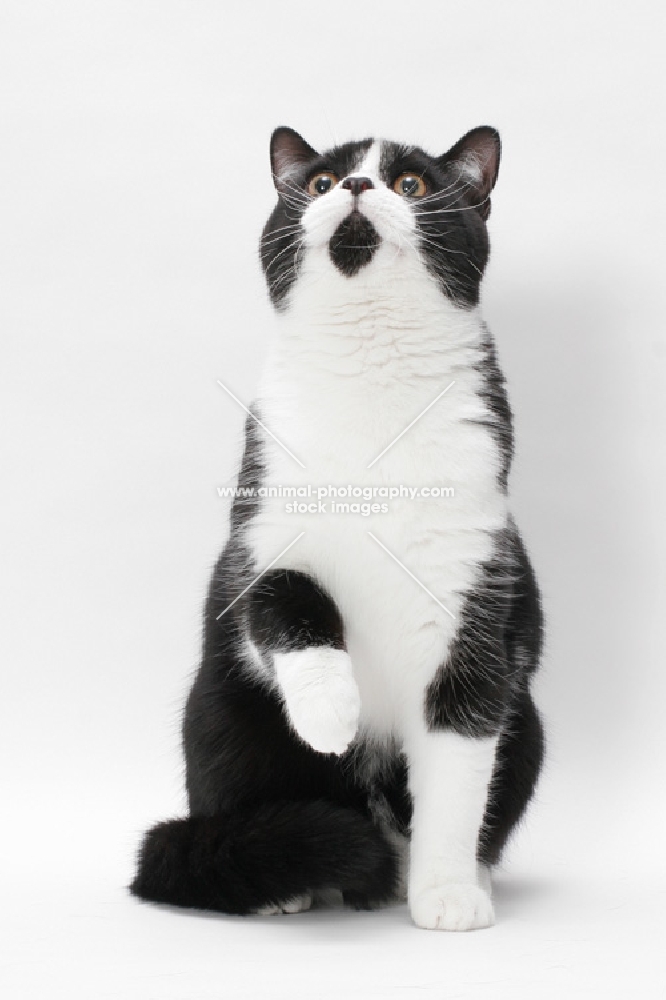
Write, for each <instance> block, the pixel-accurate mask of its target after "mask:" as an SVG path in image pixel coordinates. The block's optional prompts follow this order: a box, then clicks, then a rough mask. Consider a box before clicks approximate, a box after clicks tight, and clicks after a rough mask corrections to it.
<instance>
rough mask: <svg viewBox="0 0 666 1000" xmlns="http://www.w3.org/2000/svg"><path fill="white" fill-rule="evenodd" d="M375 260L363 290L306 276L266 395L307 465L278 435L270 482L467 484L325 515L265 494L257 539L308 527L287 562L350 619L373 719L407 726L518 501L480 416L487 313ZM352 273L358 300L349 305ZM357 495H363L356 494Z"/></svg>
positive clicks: (266, 453)
mask: <svg viewBox="0 0 666 1000" xmlns="http://www.w3.org/2000/svg"><path fill="white" fill-rule="evenodd" d="M379 252H380V253H381V250H380V251H379ZM386 252H387V253H390V252H395V251H391V250H390V249H389V248H386ZM314 265H315V266H316V260H315V261H314ZM381 265H382V262H381V260H380V261H379V262H378V266H379V267H381ZM368 271H369V272H370V273H369V275H368V277H367V278H366V279H365V280H359V279H357V280H356V281H355V282H353V289H354V291H353V295H351V296H350V294H349V287H350V283H349V281H348V279H345V278H344V277H343V276H339V277H338V276H336V275H332V276H331V277H330V278H328V279H327V281H326V282H325V283H324V284H325V287H321V286H319V287H317V285H316V283H312V284H311V285H310V286H309V285H308V283H307V282H306V283H305V289H306V291H305V292H302V293H301V294H300V295H299V298H298V300H296V301H294V302H293V303H292V305H291V308H290V309H289V310H288V312H287V313H286V314H285V316H284V317H283V318H282V319H281V322H280V327H281V328H280V329H279V330H278V338H277V340H276V344H275V347H274V350H273V351H272V354H271V357H270V359H269V363H268V365H267V367H266V370H265V374H264V377H263V380H262V382H261V386H260V390H259V393H258V398H257V406H258V409H259V411H260V414H261V418H262V420H263V421H264V422H265V424H266V426H267V427H268V428H270V430H271V431H272V433H273V434H275V435H276V437H277V438H278V439H279V440H280V441H281V442H283V443H284V444H285V445H286V446H287V448H288V449H289V450H290V451H291V452H293V454H294V455H296V456H297V457H298V458H299V459H300V461H301V462H302V463H303V465H304V466H305V468H301V467H300V466H299V465H298V464H297V463H296V462H295V461H294V460H293V459H292V458H291V457H290V456H289V455H288V454H287V453H286V452H285V451H284V450H283V449H282V448H280V447H279V445H278V444H277V443H276V442H275V441H273V440H272V439H271V438H270V437H268V436H265V439H264V449H263V459H264V463H265V476H264V477H263V484H264V485H265V486H266V487H277V486H283V487H284V486H291V487H299V486H300V487H305V486H308V485H310V486H311V487H312V488H313V489H316V488H317V487H320V486H322V487H329V486H333V487H342V486H351V487H352V488H356V489H359V488H361V489H363V488H367V487H378V488H379V487H391V486H393V487H395V486H406V487H412V488H416V489H422V488H423V487H427V488H432V487H445V488H447V489H448V490H449V491H451V490H452V491H453V496H451V495H448V496H446V497H439V498H424V497H420V498H414V499H407V498H403V499H393V500H391V499H386V498H384V497H382V496H380V495H377V496H376V497H375V498H373V500H372V501H365V502H375V503H380V504H381V503H385V504H387V505H388V508H389V509H388V511H387V512H384V513H382V512H378V513H374V514H370V515H369V516H364V515H363V514H361V513H358V514H351V513H339V512H338V513H334V512H333V511H332V509H331V502H332V500H333V501H335V498H325V499H324V500H323V503H324V507H325V512H319V513H314V512H304V513H298V512H294V510H293V509H292V510H287V506H288V505H289V504H292V507H293V501H292V500H290V499H288V498H285V497H271V498H264V499H263V500H262V503H261V507H260V510H259V513H258V515H257V517H256V519H254V520H253V522H252V523H251V525H250V527H249V529H248V535H247V540H248V543H249V545H250V548H251V551H252V553H253V556H254V558H255V559H256V565H257V568H258V569H261V568H263V567H264V566H266V565H267V564H268V563H269V562H271V560H273V559H274V558H275V556H276V555H277V554H278V553H279V552H281V551H282V549H284V548H285V546H287V545H288V544H289V543H290V542H291V541H292V540H293V539H294V538H296V536H297V535H299V533H301V532H303V534H302V537H301V538H300V539H299V541H298V542H297V543H296V544H295V545H294V546H293V547H292V548H290V549H289V551H288V552H287V553H286V554H285V555H284V556H283V558H282V559H280V560H279V561H278V563H277V564H276V565H278V566H284V567H288V568H292V569H297V570H301V571H303V572H306V573H309V574H311V575H312V576H313V577H315V578H316V579H317V580H318V581H319V582H320V584H322V585H323V587H324V588H325V589H326V590H327V591H328V593H329V594H330V596H331V597H332V598H333V600H334V601H335V602H336V604H337V606H338V607H339V609H340V611H341V614H342V617H343V621H344V623H345V634H346V641H347V647H348V650H349V653H350V656H351V659H352V663H353V665H354V673H355V677H356V681H357V684H358V687H359V690H360V694H361V706H362V710H361V711H362V714H361V726H362V727H363V728H364V729H365V730H366V731H368V732H372V733H375V734H377V735H384V734H387V733H389V732H394V733H396V734H397V735H400V734H401V732H402V731H403V730H404V727H405V725H407V724H408V722H407V720H409V719H410V718H413V717H414V713H415V710H416V708H417V702H418V703H420V701H421V699H422V697H423V690H424V687H425V686H426V685H427V683H428V681H429V680H430V679H431V677H432V676H433V674H434V672H435V671H436V669H437V667H438V666H439V665H440V664H441V663H442V662H443V660H444V659H445V658H446V652H447V648H448V645H449V643H450V642H451V640H452V638H453V636H454V635H455V632H456V624H457V622H456V619H457V617H458V615H459V613H460V609H461V605H462V602H463V600H464V596H465V593H466V591H468V590H469V589H470V588H471V587H473V586H474V583H475V580H476V578H477V576H478V567H479V563H480V562H482V561H483V560H484V559H486V558H488V556H489V555H490V553H491V548H492V532H493V531H495V530H496V529H498V528H500V527H502V526H503V525H504V524H505V522H506V500H505V496H504V494H503V493H502V491H501V490H500V489H499V488H498V486H497V474H498V455H497V448H496V444H495V441H494V439H493V436H492V434H491V432H490V430H489V429H488V427H487V426H485V425H484V424H482V423H480V422H479V421H480V420H483V419H484V418H486V419H487V416H488V414H487V411H486V409H485V404H484V403H483V401H482V398H481V396H480V394H479V390H480V389H481V387H482V374H481V373H480V371H479V369H478V367H477V365H478V362H479V361H480V360H481V353H480V348H479V345H480V341H481V337H482V327H481V321H480V317H479V315H478V313H477V312H476V311H470V310H461V309H458V308H456V307H454V306H453V305H451V304H450V303H449V302H447V300H446V299H445V298H444V297H443V296H442V295H441V293H440V292H439V290H438V289H436V288H435V286H434V283H433V282H430V281H429V280H428V279H427V277H424V276H423V272H422V271H421V272H420V273H416V274H415V273H410V269H409V267H408V266H405V264H404V262H403V264H402V267H401V269H400V271H399V272H398V273H399V277H398V278H397V279H396V282H395V283H394V284H393V285H392V286H391V290H390V292H387V291H386V290H383V291H381V290H380V289H378V288H376V287H373V271H374V267H371V268H368ZM338 282H345V292H346V297H347V301H346V302H345V305H344V307H337V306H336V305H335V302H336V301H339V293H340V289H339V288H337V287H336V285H337V283H338ZM383 287H384V289H385V283H384V284H383ZM310 289H311V290H310ZM415 289H416V291H417V293H418V294H415ZM327 298H328V299H329V301H327ZM452 382H453V385H452V386H451V388H450V389H449V390H448V391H447V392H446V394H445V395H444V396H442V398H441V399H439V400H438V401H437V402H436V403H435V404H434V405H433V406H432V407H430V409H428V410H427V412H425V413H423V411H424V410H425V409H426V407H428V405H429V404H430V403H432V401H433V400H434V399H436V397H437V396H438V395H439V394H440V393H441V392H442V390H443V389H445V388H446V387H447V386H448V385H450V383H452ZM421 414H422V415H421ZM415 418H418V419H416V422H415V423H414V424H413V426H411V427H410V428H409V430H408V431H407V432H406V433H405V434H404V435H403V436H402V437H400V439H399V440H397V441H396V443H395V444H393V445H392V447H390V448H389V449H388V451H386V453H385V454H384V455H383V456H382V457H381V458H379V460H378V461H377V462H376V463H374V464H373V465H372V467H371V468H368V465H369V464H370V463H371V462H372V461H373V459H375V458H376V456H377V455H379V453H380V452H382V450H383V449H385V448H386V446H387V445H389V444H390V443H391V442H392V441H393V440H394V439H395V438H396V436H397V435H399V434H400V433H401V432H402V431H403V430H404V429H405V428H406V427H407V426H408V425H409V424H410V423H411V422H412V421H414V420H415ZM366 495H367V494H366ZM338 499H339V498H338ZM354 501H355V502H356V503H359V502H363V500H362V499H359V498H358V497H356V498H353V499H352V500H350V499H349V498H346V502H354ZM300 502H301V503H306V502H309V503H312V502H316V497H312V498H310V499H308V500H305V499H302V498H301V500H300ZM343 502H345V501H343ZM370 533H372V536H374V538H373V537H371V534H370ZM379 542H381V543H382V544H383V546H385V548H386V549H387V550H388V552H390V553H391V554H392V555H393V556H394V557H395V558H396V559H398V560H399V561H400V563H402V564H403V565H402V566H401V565H398V563H397V562H396V561H394V559H393V558H391V555H389V554H388V552H387V551H385V549H383V548H382V547H381V546H380V545H379ZM406 570H409V572H410V573H412V574H413V576H414V577H416V578H417V580H418V581H420V584H422V586H423V587H425V588H427V590H429V591H430V592H431V594H432V595H434V597H435V598H436V599H437V600H435V599H434V598H433V596H430V595H429V594H428V593H426V592H425V590H424V589H422V587H421V586H419V583H417V582H415V580H414V579H413V578H411V577H410V576H409V574H408V573H407V571H406ZM438 602H439V603H438Z"/></svg>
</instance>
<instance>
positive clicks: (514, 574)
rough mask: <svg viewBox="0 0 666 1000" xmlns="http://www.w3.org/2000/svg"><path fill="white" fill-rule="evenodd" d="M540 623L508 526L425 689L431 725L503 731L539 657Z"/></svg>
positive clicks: (521, 552) (469, 732)
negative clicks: (519, 692) (515, 699)
mask: <svg viewBox="0 0 666 1000" xmlns="http://www.w3.org/2000/svg"><path fill="white" fill-rule="evenodd" d="M541 627H542V626H541V612H540V603H539V595H538V590H537V589H536V582H535V580H534V574H533V572H532V568H531V566H530V564H529V560H528V558H527V554H526V552H525V549H524V547H523V545H522V542H521V540H520V536H519V535H518V532H517V531H516V529H515V526H514V525H513V524H510V526H509V527H508V528H507V529H506V530H505V531H503V532H500V533H499V534H498V536H497V538H496V552H495V555H494V557H493V558H492V559H490V560H489V561H488V562H486V563H484V564H483V565H482V567H481V574H480V578H479V581H478V583H477V585H476V587H475V589H474V590H473V591H471V592H470V593H469V594H468V595H467V597H466V599H465V602H464V604H463V608H462V612H461V617H460V624H459V626H458V630H457V633H456V637H455V639H454V641H453V644H452V646H451V649H450V650H449V655H448V658H447V661H446V663H445V664H443V665H442V666H441V667H440V668H439V670H438V671H437V674H436V675H435V677H434V678H433V680H432V681H431V683H430V684H429V686H428V688H427V690H426V696H425V718H426V723H427V725H428V728H430V729H433V730H436V729H453V730H455V731H456V732H459V733H462V734H463V735H466V736H471V737H485V736H492V735H494V734H496V733H498V732H499V731H500V729H501V728H502V726H503V724H504V721H505V719H506V718H507V715H508V714H509V713H510V711H511V707H512V701H513V697H514V694H515V692H516V691H517V690H519V689H520V687H521V685H522V684H524V682H525V678H526V676H527V674H528V673H529V672H530V671H531V669H534V668H535V666H536V663H537V662H538V655H539V651H540V636H541Z"/></svg>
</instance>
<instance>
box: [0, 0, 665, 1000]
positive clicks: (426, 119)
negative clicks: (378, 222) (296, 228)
mask: <svg viewBox="0 0 666 1000" xmlns="http://www.w3.org/2000/svg"><path fill="white" fill-rule="evenodd" d="M660 8H661V5H659V4H658V3H657V2H654V3H646V2H634V3H632V4H631V5H628V4H621V3H616V2H615V3H613V2H585V0H578V2H575V3H569V2H559V3H556V4H555V3H553V4H541V3H533V2H520V3H518V2H514V3H509V2H503V3H495V2H490V0H485V2H477V3H469V2H468V3H458V2H447V3H435V2H434V0H422V2H420V3H418V2H417V3H400V4H398V3H391V2H390V0H385V2H382V3H379V2H365V3H361V2H355V3H349V2H339V0H338V2H337V3H335V4H326V3H322V2H320V3H314V2H308V3H290V2H281V3H275V4H272V5H270V6H269V5H268V4H258V3H255V4H252V3H245V4H224V3H222V2H221V0H220V2H209V0H196V2H189V3H188V2H185V0H182V2H169V0H160V2H146V0H143V2H142V0H132V2H99V3H89V2H88V3H84V2H82V3H79V4H76V3H69V2H58V3H46V4H43V5H42V4H39V3H31V2H30V0H21V2H8V0H5V2H3V3H1V4H0V125H1V128H0V136H1V147H2V152H1V153H0V206H1V208H0V213H1V222H0V295H1V304H0V311H1V328H0V329H1V336H2V345H3V362H2V368H1V374H0V377H1V379H2V407H3V416H2V421H1V425H0V426H1V429H2V436H3V451H2V456H1V458H0V463H1V465H0V467H1V468H2V473H3V490H2V503H3V517H2V528H3V535H4V536H5V537H4V542H3V556H2V569H3V592H2V603H1V607H2V619H3V622H4V624H3V628H2V641H3V646H4V652H3V656H2V680H3V695H2V708H1V712H2V726H1V733H0V739H1V741H2V748H1V749H2V758H1V759H2V778H3V792H2V802H3V806H4V810H3V816H4V818H3V819H2V826H1V830H2V834H1V840H2V851H1V854H0V862H1V864H2V906H1V909H0V914H1V916H0V923H1V924H2V928H1V929H0V942H1V943H0V950H1V951H2V958H1V961H0V977H1V978H2V979H3V980H6V986H5V989H4V995H5V996H8V997H12V998H14V997H30V998H32V997H40V998H43V997H49V998H50V1000H51V998H52V1000H58V998H61V997H62V998H67V1000H75V998H78V997H86V998H91V997H93V998H98V997H99V998H107V997H109V998H110V997H122V998H124V1000H133V998H137V1000H139V998H140V1000H150V998H156V1000H171V998H173V1000H208V998H213V997H222V996H224V997H232V998H235V997H249V998H251V1000H252V998H254V997H259V996H264V995H269V996H271V997H273V998H276V1000H281V998H287V997H288V998H290V1000H292V998H295V997H297V998H300V997H304V998H305V997H307V998H309V1000H319V998H335V1000H339V998H347V997H350V998H355V997H358V998H366V997H381V998H389V997H391V998H393V997H395V998H405V1000H410V998H417V997H418V998H420V997H426V996H427V997H436V998H440V997H441V998H449V997H450V998H465V1000H466V998H485V997H493V998H495V997H498V998H501V997H512V998H529V1000H535V998H537V1000H542V998H551V997H552V998H557V1000H561V998H562V997H564V996H566V997H573V998H578V997H580V998H588V997H604V998H616V997H617V998H620V997H621V998H626V997H628V996H636V997H641V998H652V997H663V996H664V995H665V993H666V973H665V970H664V965H663V944H664V938H665V932H666V920H665V918H664V909H665V907H666V898H665V890H666V875H665V872H664V856H663V837H664V833H663V829H664V820H665V818H666V807H665V805H664V791H665V790H664V770H665V768H664V765H665V763H666V754H665V741H664V721H663V720H664V698H665V696H666V682H665V679H664V678H665V670H664V655H663V629H662V621H663V617H664V615H663V608H664V599H665V596H666V595H665V594H664V574H663V565H664V554H665V553H664V534H665V532H664V523H665V519H664V516H663V514H662V508H663V494H664V479H665V476H664V472H665V469H664V445H663V431H664V425H665V422H666V421H665V419H664V418H665V412H664V409H665V403H664V400H665V398H666V393H665V392H664V367H665V365H666V339H665V337H664V328H663V316H664V302H663V291H662V289H663V280H664V253H663V247H664V223H665V222H666V219H665V218H664V202H663V194H662V193H663V186H664V181H663V174H664V164H665V159H666V157H665V154H666V147H665V142H664V135H665V129H664V116H663V96H664V82H665V81H664V79H663V76H662V65H663V45H664V41H665V40H666V39H665V37H664V24H663V20H662V13H661V9H660ZM485 123H489V124H493V125H496V126H497V127H498V128H499V129H500V130H501V132H502V136H503V140H504V157H503V162H502V167H501V171H500V179H499V184H498V187H497V190H496V194H495V197H494V201H493V213H492V218H491V221H490V230H491V238H492V242H493V258H492V262H491V266H490V269H489V272H488V277H487V281H486V285H485V295H484V306H485V313H486V316H487V319H488V321H489V323H490V325H491V328H492V330H493V332H494V334H495V337H496V339H497V341H498V346H499V351H500V357H501V361H502V363H503V366H504V368H505V371H506V373H507V377H508V380H509V387H510V391H511V398H512V402H513V406H514V410H515V413H516V424H517V442H518V444H517V459H516V464H515V467H514V474H513V477H512V491H513V496H514V507H515V510H516V513H517V516H518V519H519V522H520V524H521V526H522V528H523V531H524V534H525V537H526V540H527V543H528V545H529V548H530V550H531V552H532V555H533V559H534V562H535V564H536V567H537V569H538V572H539V576H540V579H541V582H542V587H543V592H544V600H545V607H546V611H547V615H548V620H549V642H548V651H547V656H546V659H545V662H544V667H543V672H542V675H541V677H540V679H539V684H538V698H539V702H540V705H541V706H542V708H543V711H544V713H545V716H546V719H547V726H548V732H549V746H550V749H549V756H548V764H547V767H546V770H545V773H544V777H543V780H542V782H541V785H540V787H539V792H538V795H537V796H536V799H535V802H534V804H533V807H532V810H531V813H530V815H529V818H528V821H527V823H526V825H525V826H524V827H523V829H522V830H521V832H520V833H519V835H518V836H517V837H516V839H515V840H514V843H513V846H512V849H511V850H510V852H509V853H508V854H507V857H506V861H505V864H504V866H503V872H502V874H501V876H500V878H499V886H498V890H497V917H498V923H497V926H496V927H495V928H493V929H492V930H489V931H483V932H479V933H475V934H468V935H457V936H456V935H442V934H435V933H427V932H424V931H417V930H416V929H415V928H413V927H412V926H411V924H410V922H409V919H408V915H407V912H406V909H405V908H403V907H396V908H392V909H390V910H387V911H384V912H380V913H375V914H354V913H336V912H333V913H313V914H304V915H299V916H295V917H284V918H271V919H255V920H245V921H244V920H239V919H232V918H225V917H204V916H199V915H191V914H184V913H177V912H174V911H169V910H167V909H159V908H153V907H149V906H145V905H140V904H138V903H137V902H135V901H133V900H131V899H130V898H129V897H128V896H127V894H126V892H125V890H124V888H123V887H124V885H125V884H126V883H127V882H128V880H129V879H130V877H131V872H132V864H133V854H134V850H135V846H136V843H137V839H138V837H139V834H140V832H141V831H142V830H143V829H144V828H145V827H146V826H147V825H148V824H150V823H152V822H153V821H155V820H157V819H159V818H163V817H165V816H168V815H176V814H179V813H182V811H183V810H184V798H183V794H182V765H181V758H180V753H179V745H178V744H179V713H180V708H181V705H182V701H183V697H184V694H185V692H186V690H187V686H188V683H189V681H190V678H191V676H192V672H193V670H194V669H195V667H196V662H197V656H198V645H199V637H200V636H199V616H200V607H201V603H202V599H203V596H204V592H205V586H206V582H207V577H208V573H209V569H210V567H211V564H212V562H213V560H214V558H215V556H216V554H217V552H218V550H219V548H220V546H221V543H222V541H223V538H224V535H225V532H226V506H225V504H224V502H223V501H221V500H219V499H218V496H217V492H216V490H217V486H219V485H222V484H224V483H226V482H228V481H230V480H231V479H232V477H233V475H234V471H235V462H236V456H237V454H238V448H239V436H240V432H241V427H242V423H243V413H242V412H241V411H240V409H239V408H238V407H237V406H236V405H235V404H234V403H233V402H232V401H231V400H230V399H229V398H228V397H226V396H225V394H224V393H223V392H222V390H221V389H220V388H219V387H218V386H217V385H216V379H218V378H221V379H222V380H223V381H224V382H225V383H226V384H227V385H229V386H230V387H231V388H233V390H234V391H235V392H236V393H237V394H238V395H239V396H240V397H241V398H242V399H244V400H247V401H249V400H250V399H251V398H252V393H253V387H254V386H255V384H256V381H257V378H258V369H259V365H260V362H261V358H262V355H263V354H264V352H265V349H266V346H267V343H268V339H269V337H270V309H269V307H268V305H267V301H266V295H265V292H264V287H263V281H262V277H261V273H260V270H259V267H258V263H257V254H256V244H257V238H258V234H259V231H260V228H261V225H262V223H263V221H264V219H265V217H266V215H267V213H268V212H269V210H270V208H271V206H272V204H273V200H274V193H273V189H272V185H271V181H270V177H269V167H268V139H269V135H270V132H271V130H272V129H273V128H274V127H275V126H276V125H278V124H289V125H292V126H293V127H295V128H297V129H298V130H300V131H301V132H303V133H304V135H305V136H306V137H307V139H308V140H309V141H310V142H311V143H312V144H313V145H315V146H320V147H325V146H328V145H330V144H332V143H333V142H334V141H344V140H346V139H349V138H362V137H364V136H366V135H372V134H375V135H383V136H385V137H388V138H397V139H402V140H407V141H414V142H419V143H421V144H423V145H424V146H425V147H426V148H427V149H429V150H430V151H432V152H434V153H439V152H442V151H443V150H444V149H446V148H448V146H449V145H451V144H452V143H453V142H454V141H455V140H456V139H457V138H458V137H459V135H461V134H462V133H463V132H464V131H466V130H467V129H468V128H471V127H472V126H475V125H479V124H485Z"/></svg>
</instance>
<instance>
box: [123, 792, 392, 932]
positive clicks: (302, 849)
mask: <svg viewBox="0 0 666 1000" xmlns="http://www.w3.org/2000/svg"><path fill="white" fill-rule="evenodd" d="M397 883H398V857H397V852H396V851H395V849H394V848H393V847H391V845H390V844H389V843H388V841H387V840H386V839H385V838H384V837H383V835H382V834H381V832H380V830H379V829H378V827H376V826H375V825H374V824H373V823H372V821H371V820H370V819H368V818H366V817H365V816H364V815H362V814H361V813H359V812H356V811H355V810H353V809H348V808H345V807H343V806H338V805H335V804H333V803H330V802H325V801H306V802H275V803H268V804H264V805H261V806H258V807H256V808H255V809H253V810H251V811H247V812H245V813H228V814H222V815H218V816H191V817H189V818H187V819H174V820H168V821H167V822H165V823H159V824H158V825H157V826H155V827H153V828H152V829H151V830H149V831H148V833H147V834H146V835H145V838H144V841H143V844H142V845H141V848H140V850H139V858H138V866H137V874H136V877H135V879H134V881H133V882H132V884H131V886H130V891H131V892H132V893H133V894H134V895H135V896H139V897H140V898H141V899H146V900H150V901H151V902H154V903H168V904H171V905H172V906H186V907H195V908H197V909H202V910H220V911H221V912H223V913H235V914H240V915H246V914H250V913H253V912H256V911H257V910H260V909H263V908H264V907H270V906H276V905H279V904H281V903H283V902H285V901H287V900H290V899H292V898H293V897H295V896H305V895H312V894H313V893H316V892H321V891H325V890H327V889H338V890H341V891H342V893H343V897H344V898H345V901H346V902H348V903H352V904H354V905H356V906H372V905H377V904H379V903H381V902H385V901H388V900H389V899H391V898H392V897H393V896H394V894H395V891H396V887H397Z"/></svg>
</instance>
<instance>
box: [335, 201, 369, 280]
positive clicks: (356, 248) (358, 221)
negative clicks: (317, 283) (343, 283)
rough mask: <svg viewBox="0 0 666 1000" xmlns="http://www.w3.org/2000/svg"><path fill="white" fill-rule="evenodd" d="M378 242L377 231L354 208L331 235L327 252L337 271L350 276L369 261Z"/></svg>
mask: <svg viewBox="0 0 666 1000" xmlns="http://www.w3.org/2000/svg"><path fill="white" fill-rule="evenodd" d="M379 242H380V236H379V233H378V232H377V230H376V229H375V227H374V226H373V224H372V223H371V222H370V220H369V219H367V218H366V217H365V215H362V214H361V213H360V212H359V211H358V210H357V209H354V211H353V212H350V214H349V215H348V216H347V217H346V218H344V219H343V220H342V222H341V223H340V225H339V226H338V228H337V229H336V230H335V232H334V233H333V235H332V236H331V239H330V241H329V244H328V252H329V254H330V255H331V260H332V261H333V263H334V264H335V266H336V267H337V269H338V271H341V272H342V274H345V275H346V276H347V277H348V278H351V277H353V276H354V275H355V274H358V272H359V271H360V270H361V268H362V267H365V265H366V264H369V263H370V261H371V260H372V257H373V254H374V252H375V250H376V249H377V247H378V246H379Z"/></svg>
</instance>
